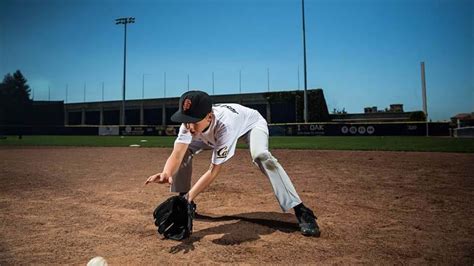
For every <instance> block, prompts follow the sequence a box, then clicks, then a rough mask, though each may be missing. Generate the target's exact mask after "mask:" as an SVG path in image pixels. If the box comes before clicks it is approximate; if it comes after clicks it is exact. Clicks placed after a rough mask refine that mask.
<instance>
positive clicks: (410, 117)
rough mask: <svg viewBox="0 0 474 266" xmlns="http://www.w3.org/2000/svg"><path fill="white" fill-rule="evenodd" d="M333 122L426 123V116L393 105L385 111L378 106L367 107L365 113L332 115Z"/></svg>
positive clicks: (401, 105) (399, 105)
mask: <svg viewBox="0 0 474 266" xmlns="http://www.w3.org/2000/svg"><path fill="white" fill-rule="evenodd" d="M330 117H331V121H333V122H345V123H364V122H409V121H424V114H422V112H421V111H415V112H405V111H404V110H403V104H399V103H397V104H391V105H390V107H389V108H385V110H379V109H378V108H377V106H371V107H365V108H364V113H353V114H348V113H336V114H331V115H330Z"/></svg>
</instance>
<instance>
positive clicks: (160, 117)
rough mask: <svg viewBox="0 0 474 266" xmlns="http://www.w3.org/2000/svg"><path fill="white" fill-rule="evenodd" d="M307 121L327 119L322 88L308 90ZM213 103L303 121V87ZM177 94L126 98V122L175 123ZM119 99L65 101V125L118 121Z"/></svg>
mask: <svg viewBox="0 0 474 266" xmlns="http://www.w3.org/2000/svg"><path fill="white" fill-rule="evenodd" d="M307 94H308V95H307V97H308V102H309V106H308V111H309V112H308V119H309V122H329V121H330V117H329V112H328V108H327V104H326V99H325V98H324V93H323V90H322V89H311V90H308V91H307ZM211 97H212V99H213V101H214V103H240V104H242V105H245V106H247V107H250V108H253V109H256V110H257V111H259V112H260V114H261V115H262V116H263V117H264V118H266V120H267V121H268V122H269V123H302V122H303V121H304V118H303V113H304V109H303V107H304V101H303V99H304V95H303V91H300V90H295V91H277V92H264V93H243V94H228V95H212V96H211ZM178 102H179V97H173V98H158V99H140V100H127V102H126V108H125V110H126V117H127V120H126V121H127V125H175V124H176V123H174V122H173V121H171V119H170V117H171V115H172V114H173V113H174V112H176V111H177V110H178ZM120 104H121V102H120V101H105V102H87V103H68V104H65V106H64V112H65V113H64V124H65V125H119V123H120Z"/></svg>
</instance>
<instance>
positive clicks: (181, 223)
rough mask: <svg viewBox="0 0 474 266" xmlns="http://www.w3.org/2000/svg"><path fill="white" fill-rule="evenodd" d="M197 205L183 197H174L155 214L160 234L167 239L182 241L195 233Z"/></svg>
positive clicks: (158, 208) (157, 209) (159, 206)
mask: <svg viewBox="0 0 474 266" xmlns="http://www.w3.org/2000/svg"><path fill="white" fill-rule="evenodd" d="M194 212H195V205H194V204H193V203H188V200H187V199H185V198H184V197H182V196H172V197H170V198H168V199H167V200H165V201H164V202H163V203H161V204H160V205H158V207H156V209H155V211H154V212H153V218H154V219H155V225H156V226H157V227H158V233H159V234H161V235H163V236H164V237H165V238H169V239H173V240H182V239H185V238H188V237H189V236H190V235H191V233H192V232H193V219H194Z"/></svg>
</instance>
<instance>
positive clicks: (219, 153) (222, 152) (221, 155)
mask: <svg viewBox="0 0 474 266" xmlns="http://www.w3.org/2000/svg"><path fill="white" fill-rule="evenodd" d="M227 154H229V148H227V146H225V147H223V148H220V149H219V150H218V151H217V158H225V157H227Z"/></svg>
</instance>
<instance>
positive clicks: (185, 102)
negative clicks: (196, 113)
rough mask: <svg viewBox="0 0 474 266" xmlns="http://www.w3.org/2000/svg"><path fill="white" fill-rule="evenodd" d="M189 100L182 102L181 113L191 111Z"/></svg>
mask: <svg viewBox="0 0 474 266" xmlns="http://www.w3.org/2000/svg"><path fill="white" fill-rule="evenodd" d="M191 103H192V102H191V100H190V99H186V100H184V102H183V111H187V110H189V109H191Z"/></svg>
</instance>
